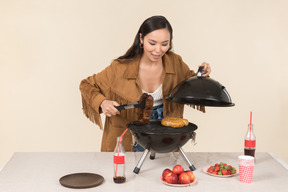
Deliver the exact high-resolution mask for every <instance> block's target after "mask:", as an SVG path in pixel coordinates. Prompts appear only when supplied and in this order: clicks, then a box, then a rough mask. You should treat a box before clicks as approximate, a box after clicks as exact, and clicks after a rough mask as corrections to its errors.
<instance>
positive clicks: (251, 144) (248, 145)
mask: <svg viewBox="0 0 288 192" xmlns="http://www.w3.org/2000/svg"><path fill="white" fill-rule="evenodd" d="M255 150H256V136H255V134H254V129H253V124H252V123H250V124H248V130H247V133H246V137H245V144H244V154H245V155H250V156H252V157H255Z"/></svg>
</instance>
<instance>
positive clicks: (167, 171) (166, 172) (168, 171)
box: [162, 168, 172, 180]
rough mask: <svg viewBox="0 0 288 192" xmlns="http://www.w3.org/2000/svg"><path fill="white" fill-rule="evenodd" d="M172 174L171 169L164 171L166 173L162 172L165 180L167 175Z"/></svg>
mask: <svg viewBox="0 0 288 192" xmlns="http://www.w3.org/2000/svg"><path fill="white" fill-rule="evenodd" d="M170 172H172V171H171V169H168V168H167V169H164V171H163V172H162V179H163V180H165V177H166V175H167V174H168V173H170Z"/></svg>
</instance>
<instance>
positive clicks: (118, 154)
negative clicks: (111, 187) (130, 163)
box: [113, 137, 126, 183]
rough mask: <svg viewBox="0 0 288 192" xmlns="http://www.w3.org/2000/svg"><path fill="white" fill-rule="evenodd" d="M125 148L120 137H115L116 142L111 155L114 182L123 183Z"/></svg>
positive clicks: (124, 179) (124, 178)
mask: <svg viewBox="0 0 288 192" xmlns="http://www.w3.org/2000/svg"><path fill="white" fill-rule="evenodd" d="M125 157H126V154H125V149H124V146H123V141H122V137H117V144H116V147H115V150H114V155H113V164H114V176H113V180H114V182H115V183H124V182H125V181H126V177H125Z"/></svg>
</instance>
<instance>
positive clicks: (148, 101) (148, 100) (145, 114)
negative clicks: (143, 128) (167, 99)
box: [138, 93, 154, 124]
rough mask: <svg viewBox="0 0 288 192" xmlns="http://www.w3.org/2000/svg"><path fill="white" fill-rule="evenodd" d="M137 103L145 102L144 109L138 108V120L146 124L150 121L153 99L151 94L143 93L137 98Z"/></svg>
mask: <svg viewBox="0 0 288 192" xmlns="http://www.w3.org/2000/svg"><path fill="white" fill-rule="evenodd" d="M139 103H145V107H144V109H142V108H141V109H140V110H139V112H138V121H139V122H140V123H141V124H147V123H149V121H150V116H151V112H152V108H153V103H154V99H153V97H152V96H151V95H148V94H147V93H143V94H142V95H141V97H140V99H139Z"/></svg>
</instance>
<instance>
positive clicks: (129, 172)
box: [0, 152, 288, 192]
mask: <svg viewBox="0 0 288 192" xmlns="http://www.w3.org/2000/svg"><path fill="white" fill-rule="evenodd" d="M126 154H127V159H126V179H127V181H126V182H125V183H124V184H115V183H114V182H113V180H112V178H113V164H112V155H113V153H103V152H95V153H93V152H87V153H15V154H14V155H13V156H12V158H11V159H10V160H9V161H8V162H7V164H6V165H5V166H4V168H3V169H2V170H1V172H0V191H1V192H2V191H3V192H46V191H47V192H62V191H85V192H86V191H106V192H111V191H125V192H129V191H133V192H134V191H137V192H138V191H149V192H153V191H155V192H156V191H157V192H159V191H165V192H169V191H193V192H197V191H201V192H203V191H213V192H214V191H216V192H217V191H219V192H220V191H221V192H223V191H229V192H231V191H233V192H237V191H245V192H248V191H253V192H255V191H261V192H265V191H267V192H271V191H277V192H281V191H283V192H284V191H285V192H287V191H288V170H287V169H286V168H285V167H284V166H283V165H282V164H281V163H279V161H278V160H277V159H275V156H273V155H271V154H269V153H256V165H255V168H254V176H253V182H252V183H250V184H243V183H240V181H239V175H236V176H233V177H229V178H218V177H213V176H210V175H207V174H205V173H204V172H203V171H202V168H203V167H205V166H207V165H212V164H215V163H217V162H220V161H223V162H226V163H228V164H231V165H233V166H235V167H236V168H237V167H238V163H237V158H238V155H241V154H240V153H193V152H190V153H186V155H187V157H188V158H189V160H190V161H191V163H192V164H193V165H194V166H195V167H196V168H197V170H196V171H194V174H195V176H196V177H197V179H198V182H197V183H195V184H193V185H191V186H188V187H177V188H175V187H171V186H167V185H164V184H163V183H161V182H160V179H159V178H160V176H161V174H162V171H163V170H164V169H165V168H172V167H173V166H174V165H176V164H181V165H183V166H184V169H188V166H187V165H186V163H185V162H184V160H183V159H182V157H181V156H180V155H179V154H178V153H176V152H175V153H165V154H159V153H156V158H155V159H154V160H150V158H149V156H148V157H147V158H146V160H145V161H144V163H143V166H142V167H141V170H140V173H139V174H135V173H133V169H134V168H135V165H136V164H137V163H138V161H139V159H140V157H141V155H142V153H139V152H138V153H133V152H128V153H126ZM79 172H89V173H97V174H100V175H102V176H103V177H104V179H105V181H104V182H103V183H102V184H101V185H100V186H97V187H94V188H90V189H70V188H66V187H63V186H62V185H61V184H60V183H59V178H61V177H62V176H64V175H67V174H71V173H79Z"/></svg>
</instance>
